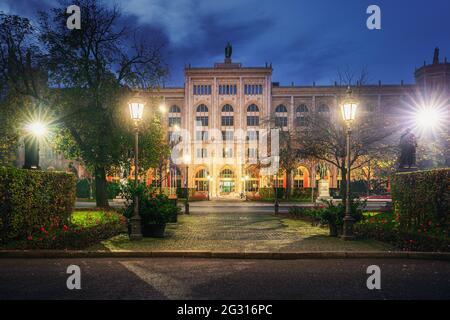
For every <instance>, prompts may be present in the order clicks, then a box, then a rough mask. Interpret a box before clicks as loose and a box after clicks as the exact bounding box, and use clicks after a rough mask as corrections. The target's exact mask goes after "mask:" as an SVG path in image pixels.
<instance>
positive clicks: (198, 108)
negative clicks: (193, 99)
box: [197, 104, 208, 112]
mask: <svg viewBox="0 0 450 320" xmlns="http://www.w3.org/2000/svg"><path fill="white" fill-rule="evenodd" d="M197 112H208V107H207V106H206V105H204V104H201V105H199V106H198V107H197Z"/></svg>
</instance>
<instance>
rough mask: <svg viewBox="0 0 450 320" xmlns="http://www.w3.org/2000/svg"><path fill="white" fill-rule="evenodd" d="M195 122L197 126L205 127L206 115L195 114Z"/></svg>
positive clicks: (206, 124)
mask: <svg viewBox="0 0 450 320" xmlns="http://www.w3.org/2000/svg"><path fill="white" fill-rule="evenodd" d="M195 123H196V125H197V127H207V126H208V116H197V117H196V118H195Z"/></svg>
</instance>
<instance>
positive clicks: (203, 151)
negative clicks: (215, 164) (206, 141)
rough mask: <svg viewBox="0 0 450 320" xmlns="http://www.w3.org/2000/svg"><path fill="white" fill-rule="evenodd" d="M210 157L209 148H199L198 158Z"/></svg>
mask: <svg viewBox="0 0 450 320" xmlns="http://www.w3.org/2000/svg"><path fill="white" fill-rule="evenodd" d="M207 157H208V150H206V149H205V148H199V149H197V158H207Z"/></svg>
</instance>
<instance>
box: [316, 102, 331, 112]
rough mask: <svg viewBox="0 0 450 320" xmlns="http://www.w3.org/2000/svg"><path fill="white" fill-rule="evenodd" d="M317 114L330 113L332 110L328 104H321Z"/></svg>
mask: <svg viewBox="0 0 450 320" xmlns="http://www.w3.org/2000/svg"><path fill="white" fill-rule="evenodd" d="M317 112H330V108H328V106H327V105H326V104H321V105H320V106H319V108H318V109H317Z"/></svg>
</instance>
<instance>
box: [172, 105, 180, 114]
mask: <svg viewBox="0 0 450 320" xmlns="http://www.w3.org/2000/svg"><path fill="white" fill-rule="evenodd" d="M169 112H170V113H181V109H180V107H179V106H177V105H175V104H174V105H173V106H171V107H170V109H169Z"/></svg>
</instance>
